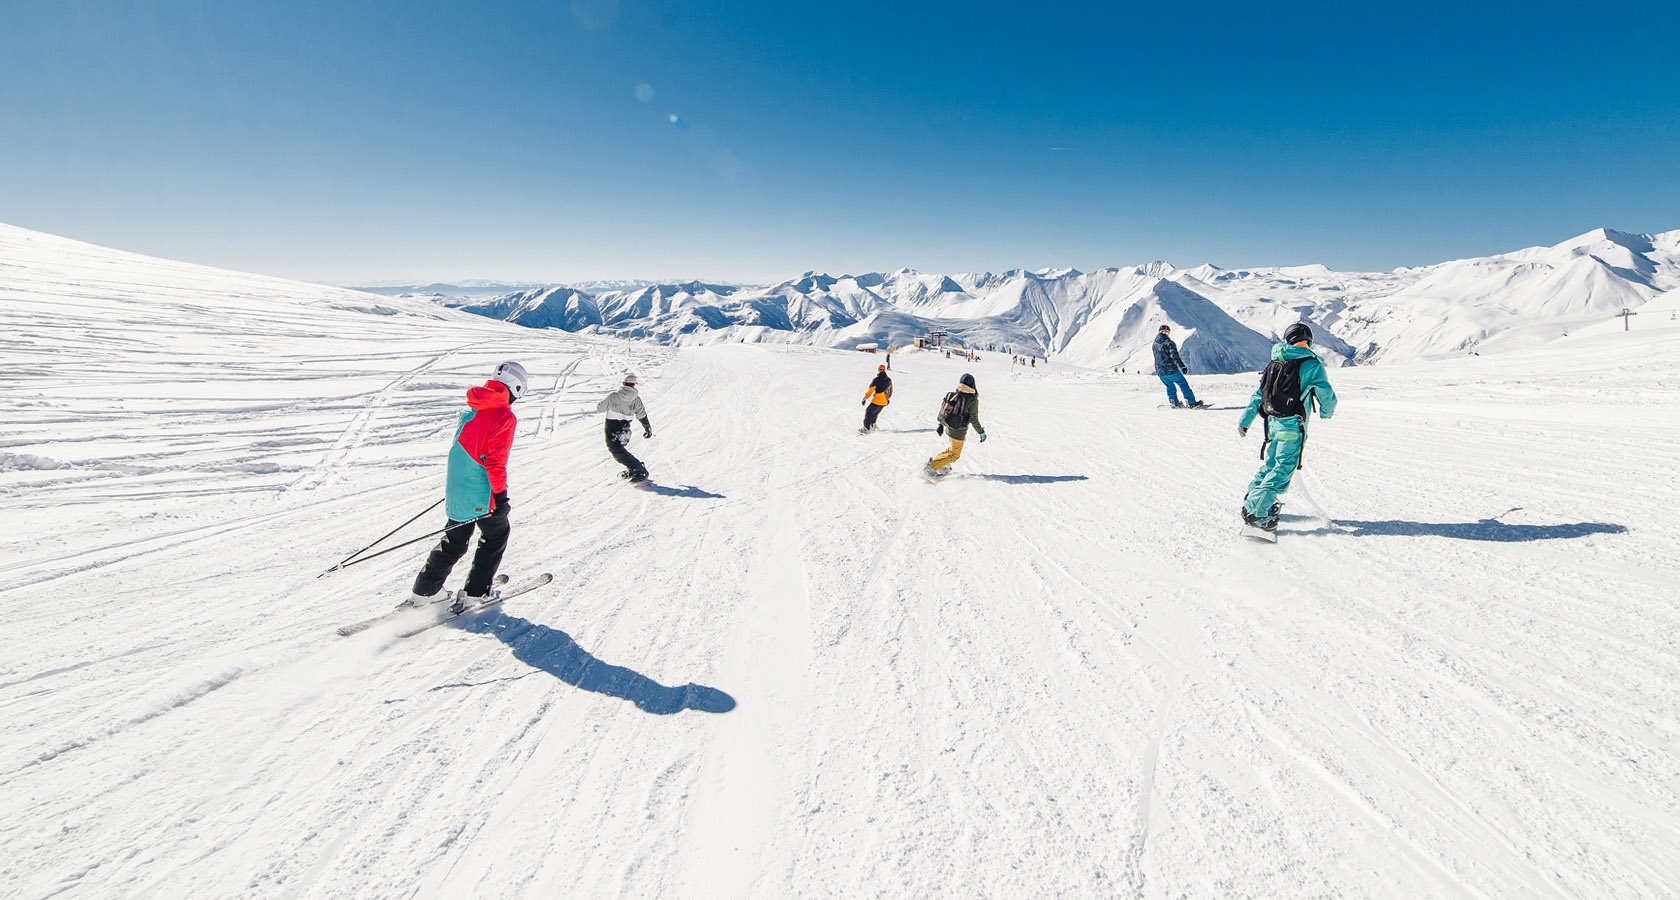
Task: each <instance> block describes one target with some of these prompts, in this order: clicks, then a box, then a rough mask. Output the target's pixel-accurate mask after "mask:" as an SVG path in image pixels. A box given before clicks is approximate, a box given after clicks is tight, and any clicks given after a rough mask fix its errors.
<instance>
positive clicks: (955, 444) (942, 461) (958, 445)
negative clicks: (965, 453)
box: [928, 438, 963, 469]
mask: <svg viewBox="0 0 1680 900" xmlns="http://www.w3.org/2000/svg"><path fill="white" fill-rule="evenodd" d="M962 445H963V442H962V441H959V440H957V439H956V438H951V446H950V447H949V448H947V449H946V450H945V452H944V453H941V454H939V455H938V456H935V457H934V458H933V459H930V460H928V465H930V466H932V467H934V468H935V469H943V468H945V467H946V466H948V465H950V464H951V463H954V462H956V461H957V460H958V459H960V458H962Z"/></svg>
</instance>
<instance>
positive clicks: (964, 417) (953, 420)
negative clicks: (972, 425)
mask: <svg viewBox="0 0 1680 900" xmlns="http://www.w3.org/2000/svg"><path fill="white" fill-rule="evenodd" d="M939 424H941V425H944V426H945V427H946V428H967V427H968V398H967V397H965V396H963V392H962V391H952V392H951V393H949V394H946V395H945V402H944V403H941V404H939Z"/></svg>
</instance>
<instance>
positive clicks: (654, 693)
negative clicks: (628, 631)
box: [456, 609, 735, 716]
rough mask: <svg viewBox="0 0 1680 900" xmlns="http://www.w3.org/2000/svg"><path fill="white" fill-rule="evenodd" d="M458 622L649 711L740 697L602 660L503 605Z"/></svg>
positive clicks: (543, 666) (534, 662) (564, 677)
mask: <svg viewBox="0 0 1680 900" xmlns="http://www.w3.org/2000/svg"><path fill="white" fill-rule="evenodd" d="M456 621H457V622H460V623H461V624H459V625H457V626H456V627H458V628H460V629H461V630H462V631H468V632H472V633H474V634H487V635H490V636H491V637H494V638H495V639H496V640H498V641H501V642H502V643H504V644H506V645H507V646H508V649H510V650H512V651H513V657H514V659H517V660H519V661H520V662H522V663H525V664H526V665H528V666H531V667H532V668H535V669H538V670H540V671H543V672H547V673H548V674H550V675H553V676H554V677H555V678H558V679H560V680H561V681H564V682H566V683H567V684H569V685H572V686H573V687H578V688H582V689H583V690H586V691H594V692H595V693H597V694H606V695H607V696H609V697H617V698H619V699H620V700H628V701H630V702H631V703H634V704H636V708H637V709H640V710H641V711H643V712H649V713H654V714H655V715H661V716H665V715H670V714H671V713H676V712H682V711H683V710H685V709H695V710H699V711H701V712H711V713H722V712H729V711H730V710H732V709H734V708H735V698H734V697H731V696H729V695H728V694H726V693H724V692H723V691H720V690H718V689H717V688H710V687H706V686H705V685H700V684H693V683H690V684H685V685H681V686H679V687H666V686H665V685H662V684H660V683H659V682H657V681H654V680H653V679H652V678H649V677H647V676H646V675H643V674H642V673H640V672H637V671H635V670H634V669H628V668H625V667H624V666H615V665H612V664H611V663H605V662H602V661H601V660H599V659H596V658H595V657H594V656H593V655H591V654H590V652H589V651H588V650H585V649H583V648H582V647H580V646H578V642H577V641H574V640H572V636H571V635H569V634H567V633H565V632H564V631H560V630H558V629H555V628H549V627H548V626H546V625H537V624H534V623H532V622H527V621H526V620H524V619H521V618H519V617H518V616H510V615H508V614H506V613H503V612H501V610H500V609H497V610H494V611H487V612H485V613H483V614H481V615H479V616H477V617H470V618H463V619H457V620H456Z"/></svg>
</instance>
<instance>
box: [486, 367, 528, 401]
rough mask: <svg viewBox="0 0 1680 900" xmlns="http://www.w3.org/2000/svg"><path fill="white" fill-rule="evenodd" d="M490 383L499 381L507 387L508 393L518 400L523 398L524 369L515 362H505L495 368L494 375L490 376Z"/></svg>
mask: <svg viewBox="0 0 1680 900" xmlns="http://www.w3.org/2000/svg"><path fill="white" fill-rule="evenodd" d="M490 380H491V381H500V382H501V383H502V384H505V385H507V389H508V393H509V394H512V395H513V399H515V400H518V399H519V398H520V397H523V396H525V384H526V381H527V379H526V377H525V367H524V366H522V365H520V364H519V363H516V362H505V363H502V364H501V365H499V366H497V367H496V373H495V374H494V375H491V376H490Z"/></svg>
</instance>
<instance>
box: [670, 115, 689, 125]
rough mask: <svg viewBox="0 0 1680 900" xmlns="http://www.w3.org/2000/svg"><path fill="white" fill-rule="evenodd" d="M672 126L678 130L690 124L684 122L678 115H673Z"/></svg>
mask: <svg viewBox="0 0 1680 900" xmlns="http://www.w3.org/2000/svg"><path fill="white" fill-rule="evenodd" d="M671 124H672V125H675V126H677V127H678V128H687V127H688V123H687V122H684V121H683V120H682V116H679V115H677V114H676V113H671Z"/></svg>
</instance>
